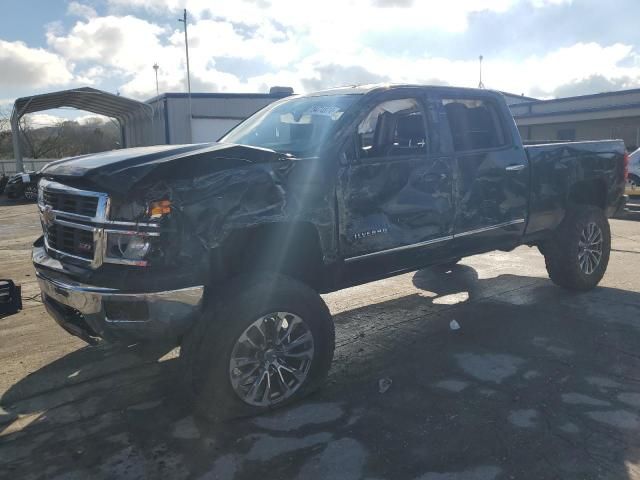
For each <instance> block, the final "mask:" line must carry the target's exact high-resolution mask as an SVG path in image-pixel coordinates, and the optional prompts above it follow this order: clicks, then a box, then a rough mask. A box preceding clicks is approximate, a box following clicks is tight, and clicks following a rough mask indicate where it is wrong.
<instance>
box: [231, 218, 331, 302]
mask: <svg viewBox="0 0 640 480" xmlns="http://www.w3.org/2000/svg"><path fill="white" fill-rule="evenodd" d="M219 250H220V257H221V259H220V261H221V263H222V264H223V270H224V272H225V275H224V276H225V277H226V278H232V277H236V276H238V275H243V274H250V273H255V272H271V273H279V274H283V275H287V276H290V277H292V278H294V279H296V280H298V281H300V282H303V283H305V284H307V285H309V286H310V287H312V288H314V289H315V290H321V289H322V288H323V286H324V285H325V281H326V278H325V277H326V275H325V268H324V262H323V254H322V247H321V243H320V235H319V233H318V230H317V228H316V227H315V225H313V224H312V223H310V222H302V221H299V222H270V223H264V224H260V225H255V226H251V227H244V228H238V229H236V230H233V231H232V232H230V233H229V234H228V235H227V236H226V238H225V239H224V241H223V242H222V244H221V246H220V249H219Z"/></svg>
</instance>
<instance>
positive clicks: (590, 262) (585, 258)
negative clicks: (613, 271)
mask: <svg viewBox="0 0 640 480" xmlns="http://www.w3.org/2000/svg"><path fill="white" fill-rule="evenodd" d="M541 251H542V252H543V254H544V258H545V264H546V267H547V272H548V273H549V277H550V278H551V280H552V281H553V282H554V283H555V284H557V285H560V286H561V287H564V288H567V289H570V290H583V291H584V290H590V289H592V288H593V287H595V286H596V285H597V284H598V283H599V282H600V280H601V279H602V277H603V276H604V273H605V271H606V270H607V265H608V264H609V254H610V251H611V232H610V229H609V222H608V221H607V218H606V216H605V214H604V212H603V211H602V209H600V208H597V207H593V206H576V207H574V208H572V209H571V210H569V211H568V212H567V215H566V217H565V219H564V220H563V222H562V224H561V225H560V227H559V228H558V230H557V231H556V232H555V233H554V236H553V238H552V239H550V240H548V241H546V242H545V243H544V245H543V247H542V248H541Z"/></svg>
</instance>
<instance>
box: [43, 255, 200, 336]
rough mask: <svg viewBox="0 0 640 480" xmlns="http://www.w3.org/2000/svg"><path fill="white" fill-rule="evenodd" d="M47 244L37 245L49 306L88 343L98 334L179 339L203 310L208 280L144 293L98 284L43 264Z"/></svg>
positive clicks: (50, 311)
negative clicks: (80, 280) (93, 284)
mask: <svg viewBox="0 0 640 480" xmlns="http://www.w3.org/2000/svg"><path fill="white" fill-rule="evenodd" d="M43 250H44V249H43V248H42V247H34V255H33V258H34V265H35V267H36V276H37V279H38V284H39V286H40V291H41V292H42V301H43V303H44V305H45V308H46V309H47V311H48V312H49V314H50V315H51V316H52V317H53V318H54V319H55V321H56V322H57V323H58V324H59V325H60V326H61V327H62V328H64V329H65V330H66V331H67V332H69V333H71V334H72V335H75V336H77V337H80V338H82V339H83V340H85V341H87V342H88V343H92V344H93V343H95V342H96V341H97V339H98V338H103V339H105V340H108V341H112V342H130V343H134V342H137V341H158V342H172V341H176V342H177V340H178V339H179V337H180V336H181V335H183V334H184V333H185V332H186V331H187V330H188V329H189V328H190V327H191V325H192V324H193V322H194V321H195V319H196V318H197V316H198V315H199V313H200V311H201V306H202V301H203V297H204V286H202V285H200V286H198V285H196V286H188V287H185V288H179V289H176V290H166V291H157V292H143V293H130V292H125V291H122V290H117V289H110V288H103V287H95V286H91V285H86V284H82V283H78V282H75V281H73V280H71V279H69V278H68V277H67V276H65V275H63V274H61V273H60V272H56V271H53V270H48V269H45V268H42V263H41V262H42V261H43V260H45V259H44V258H43V255H44V256H46V252H43ZM49 259H50V260H54V259H51V258H50V257H49ZM49 263H50V262H49Z"/></svg>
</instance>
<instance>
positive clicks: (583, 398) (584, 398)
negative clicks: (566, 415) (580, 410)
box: [562, 392, 611, 407]
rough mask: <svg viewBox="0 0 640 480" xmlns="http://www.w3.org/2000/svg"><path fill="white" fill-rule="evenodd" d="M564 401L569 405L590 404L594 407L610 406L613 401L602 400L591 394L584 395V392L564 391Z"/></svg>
mask: <svg viewBox="0 0 640 480" xmlns="http://www.w3.org/2000/svg"><path fill="white" fill-rule="evenodd" d="M562 401H563V402H564V403H568V404H569V405H590V406H592V407H609V406H611V402H608V401H606V400H600V399H598V398H594V397H591V396H589V395H584V394H582V393H576V392H571V393H563V394H562Z"/></svg>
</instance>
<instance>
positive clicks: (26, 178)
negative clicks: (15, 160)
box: [22, 173, 31, 183]
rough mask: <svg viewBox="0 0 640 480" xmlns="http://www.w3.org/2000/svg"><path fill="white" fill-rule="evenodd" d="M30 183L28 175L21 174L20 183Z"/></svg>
mask: <svg viewBox="0 0 640 480" xmlns="http://www.w3.org/2000/svg"><path fill="white" fill-rule="evenodd" d="M30 181H31V177H30V176H29V174H28V173H23V174H22V183H29V182H30Z"/></svg>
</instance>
